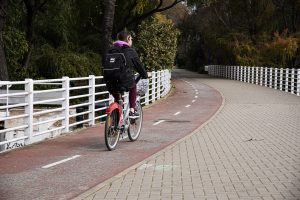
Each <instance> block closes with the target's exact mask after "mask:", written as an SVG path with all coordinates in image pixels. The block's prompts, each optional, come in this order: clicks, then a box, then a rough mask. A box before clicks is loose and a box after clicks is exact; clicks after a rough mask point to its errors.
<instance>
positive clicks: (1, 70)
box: [0, 0, 8, 81]
mask: <svg viewBox="0 0 300 200" xmlns="http://www.w3.org/2000/svg"><path fill="white" fill-rule="evenodd" d="M6 8H7V0H0V37H1V38H0V81H7V80H8V72H7V64H6V58H5V52H4V44H3V38H2V34H3V29H4V25H5V20H6Z"/></svg>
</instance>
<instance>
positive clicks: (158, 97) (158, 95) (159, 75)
mask: <svg viewBox="0 0 300 200" xmlns="http://www.w3.org/2000/svg"><path fill="white" fill-rule="evenodd" d="M160 87H161V71H158V72H157V99H160V97H161V94H160V92H161V89H160Z"/></svg>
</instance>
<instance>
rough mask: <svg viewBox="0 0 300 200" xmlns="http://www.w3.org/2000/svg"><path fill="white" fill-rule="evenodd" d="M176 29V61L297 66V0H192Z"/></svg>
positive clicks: (299, 20) (299, 59) (299, 32)
mask: <svg viewBox="0 0 300 200" xmlns="http://www.w3.org/2000/svg"><path fill="white" fill-rule="evenodd" d="M180 30H181V31H182V34H181V39H180V46H181V48H180V51H179V53H180V54H179V55H180V56H179V57H180V59H179V60H180V61H181V63H179V64H182V65H185V66H186V67H187V68H190V69H193V70H197V71H203V66H204V65H205V64H227V65H256V66H267V67H290V68H299V67H300V57H299V56H300V52H299V39H300V1H297V0H251V1H249V0H222V1H221V0H212V1H206V3H203V2H200V3H199V2H197V4H196V6H195V7H194V9H193V12H192V13H191V14H190V15H187V16H186V18H185V19H184V21H182V23H181V24H180ZM183 47H184V48H183ZM186 55H189V56H186ZM182 62H183V63H182Z"/></svg>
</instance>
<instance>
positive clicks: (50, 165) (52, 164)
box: [42, 155, 81, 169]
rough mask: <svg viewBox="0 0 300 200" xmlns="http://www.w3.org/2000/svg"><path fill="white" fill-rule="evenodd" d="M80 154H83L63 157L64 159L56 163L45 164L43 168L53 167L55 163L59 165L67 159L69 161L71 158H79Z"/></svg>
mask: <svg viewBox="0 0 300 200" xmlns="http://www.w3.org/2000/svg"><path fill="white" fill-rule="evenodd" d="M80 156H81V155H75V156H72V157H69V158H66V159H63V160H61V161H58V162H55V163H51V164H49V165H45V166H43V167H42V168H43V169H47V168H50V167H53V166H55V165H59V164H61V163H64V162H67V161H69V160H73V159H75V158H78V157H80Z"/></svg>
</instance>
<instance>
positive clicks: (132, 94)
mask: <svg viewBox="0 0 300 200" xmlns="http://www.w3.org/2000/svg"><path fill="white" fill-rule="evenodd" d="M136 95H137V91H136V83H135V81H134V82H133V84H132V87H131V89H130V90H129V106H130V111H132V112H134V108H135V105H136Z"/></svg>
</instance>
